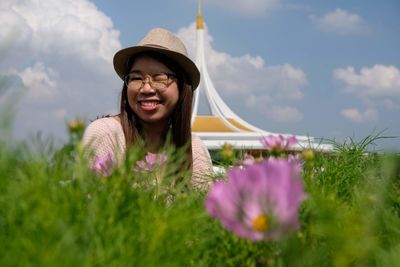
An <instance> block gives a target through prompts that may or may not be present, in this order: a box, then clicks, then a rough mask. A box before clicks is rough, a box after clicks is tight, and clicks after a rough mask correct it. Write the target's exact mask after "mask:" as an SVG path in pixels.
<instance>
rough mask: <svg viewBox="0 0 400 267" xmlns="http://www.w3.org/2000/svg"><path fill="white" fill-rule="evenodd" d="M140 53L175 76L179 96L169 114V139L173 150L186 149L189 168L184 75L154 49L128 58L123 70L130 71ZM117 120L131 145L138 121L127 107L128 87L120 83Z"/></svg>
mask: <svg viewBox="0 0 400 267" xmlns="http://www.w3.org/2000/svg"><path fill="white" fill-rule="evenodd" d="M140 55H146V56H149V57H152V58H154V59H156V60H158V61H160V62H162V63H163V64H165V65H166V66H167V67H168V68H170V69H171V70H172V71H174V72H175V74H177V75H178V90H179V98H178V102H177V104H176V107H175V109H174V110H173V112H172V113H171V115H170V123H171V133H170V134H171V141H172V145H174V146H175V148H176V149H183V148H186V151H185V152H186V155H187V159H188V163H189V166H188V167H189V168H190V169H191V168H192V160H193V157H192V134H191V132H192V131H191V122H190V120H191V115H192V103H193V90H192V85H191V83H190V81H189V79H188V78H187V76H186V74H185V72H184V71H183V70H182V69H181V68H180V67H179V66H178V65H177V64H176V63H175V62H174V61H173V60H171V59H170V58H168V57H166V56H164V55H163V54H160V53H156V52H143V53H140V54H138V55H135V57H133V58H131V59H130V60H128V62H127V64H126V72H125V73H128V71H129V70H130V68H131V66H132V64H133V62H134V60H135V58H137V57H138V56H140ZM120 120H121V125H122V129H123V131H124V135H125V140H126V147H127V149H129V148H130V147H132V146H133V145H134V144H135V143H136V142H137V140H139V139H140V138H141V136H140V129H141V125H140V120H139V118H138V116H137V115H136V114H135V113H134V112H133V110H132V109H131V107H130V105H129V102H128V88H127V86H126V84H125V83H124V85H123V87H122V92H121V102H120Z"/></svg>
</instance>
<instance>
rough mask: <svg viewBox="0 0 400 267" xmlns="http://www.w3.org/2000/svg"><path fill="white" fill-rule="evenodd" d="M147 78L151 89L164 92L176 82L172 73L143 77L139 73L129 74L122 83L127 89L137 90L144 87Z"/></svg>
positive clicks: (175, 77)
mask: <svg viewBox="0 0 400 267" xmlns="http://www.w3.org/2000/svg"><path fill="white" fill-rule="evenodd" d="M147 78H149V84H150V86H151V88H153V89H155V90H159V91H165V90H166V89H167V88H168V87H169V86H170V85H171V84H172V83H173V82H174V81H176V80H177V76H176V75H175V74H173V73H156V74H147V75H146V76H143V75H142V74H141V73H140V72H131V73H129V74H128V75H125V77H124V82H125V84H126V86H127V87H129V88H131V89H133V90H139V89H141V88H142V87H143V86H144V84H145V83H146V80H147Z"/></svg>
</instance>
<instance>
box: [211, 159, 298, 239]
mask: <svg viewBox="0 0 400 267" xmlns="http://www.w3.org/2000/svg"><path fill="white" fill-rule="evenodd" d="M304 199H305V193H304V190H303V184H302V181H301V179H300V167H299V164H295V163H294V162H292V161H288V160H285V159H276V158H269V159H268V160H264V161H262V162H261V163H259V164H253V165H248V166H245V167H244V168H243V169H239V168H231V169H229V170H228V174H227V180H226V181H222V180H219V181H216V182H215V183H214V184H213V185H212V187H211V189H210V192H209V194H208V196H207V198H206V201H205V206H206V209H207V211H208V213H209V214H210V215H211V216H213V217H214V218H216V219H218V220H219V221H220V222H221V223H222V225H223V226H224V227H225V228H227V229H228V230H230V231H233V232H234V233H235V234H237V235H239V236H241V237H244V238H247V239H250V240H254V241H257V240H277V239H279V238H280V237H282V236H283V235H285V234H287V233H290V232H292V231H295V230H297V229H298V228H299V221H298V208H299V206H300V204H301V203H302V201H303V200H304Z"/></svg>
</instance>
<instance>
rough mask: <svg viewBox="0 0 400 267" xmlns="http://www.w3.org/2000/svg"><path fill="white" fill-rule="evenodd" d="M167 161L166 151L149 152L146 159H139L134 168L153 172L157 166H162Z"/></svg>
mask: <svg viewBox="0 0 400 267" xmlns="http://www.w3.org/2000/svg"><path fill="white" fill-rule="evenodd" d="M166 161H167V155H165V154H164V153H160V154H154V153H150V152H148V153H147V155H146V157H145V160H139V161H137V162H136V166H135V168H134V170H135V171H140V172H147V173H151V172H153V171H154V170H155V169H156V168H157V167H160V166H162V165H163V164H164V163H165V162H166Z"/></svg>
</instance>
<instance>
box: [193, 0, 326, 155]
mask: <svg viewBox="0 0 400 267" xmlns="http://www.w3.org/2000/svg"><path fill="white" fill-rule="evenodd" d="M196 31H197V50H196V65H197V67H198V68H199V70H200V74H201V80H200V84H199V86H198V88H197V90H196V91H195V95H194V106H193V112H192V132H193V133H194V134H196V135H197V136H199V137H200V139H201V140H202V141H203V142H204V143H205V145H206V146H207V148H208V149H219V148H221V147H222V146H223V145H224V144H225V143H229V144H231V145H232V146H233V147H234V148H236V149H245V150H262V149H264V147H263V145H262V144H261V142H260V139H261V138H262V137H266V136H268V135H279V134H281V135H283V136H285V137H287V136H293V134H282V133H272V132H268V131H265V130H262V129H259V128H257V127H255V126H253V125H251V124H249V123H248V122H246V121H245V120H243V119H241V118H240V117H239V116H238V115H236V114H235V113H234V112H233V111H232V110H231V109H230V108H229V107H228V105H227V104H226V103H225V102H224V101H223V100H222V98H221V97H220V95H219V94H218V92H217V90H216V88H215V87H214V84H213V82H212V80H211V78H210V75H209V73H208V70H207V58H206V55H205V53H204V52H205V51H204V50H205V49H204V24H203V17H202V12H201V0H199V2H198V14H197V25H196ZM200 92H203V93H204V94H205V97H206V101H207V104H208V108H209V110H210V113H211V114H210V115H198V109H199V100H200V95H199V94H200ZM296 138H297V139H298V140H299V144H298V145H297V146H295V147H294V148H293V149H294V150H302V149H304V148H314V149H317V150H323V151H326V150H331V149H332V146H331V145H327V144H321V143H317V142H315V139H314V138H313V137H310V136H301V135H296Z"/></svg>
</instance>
